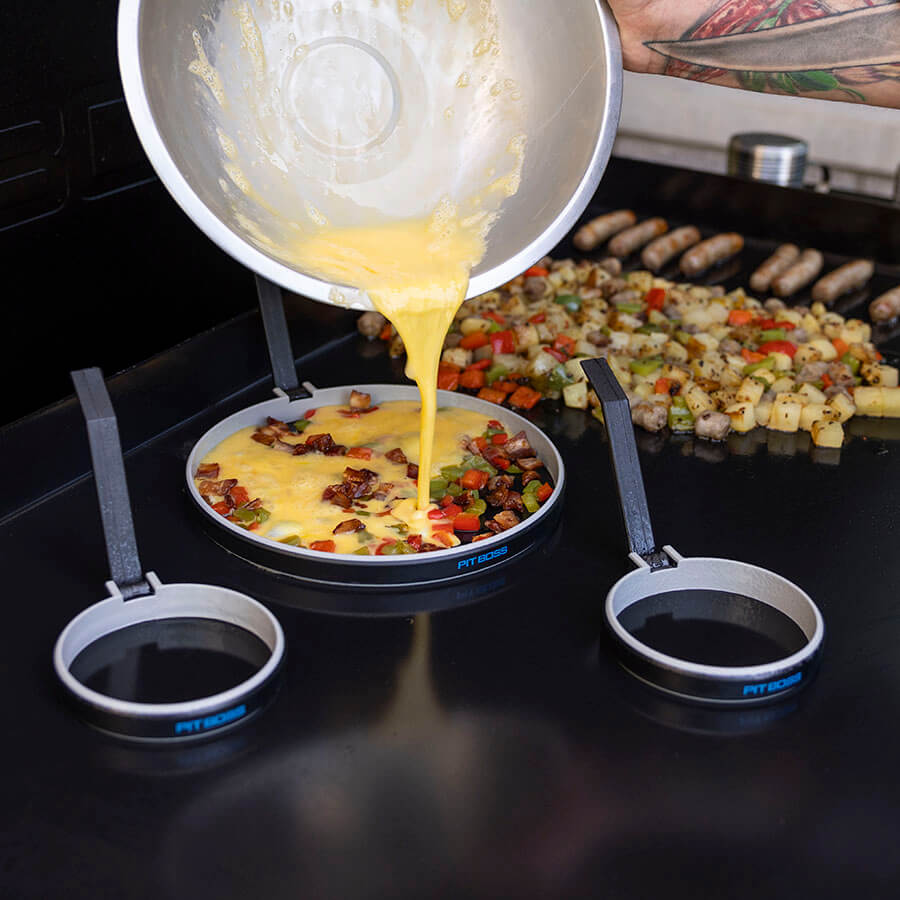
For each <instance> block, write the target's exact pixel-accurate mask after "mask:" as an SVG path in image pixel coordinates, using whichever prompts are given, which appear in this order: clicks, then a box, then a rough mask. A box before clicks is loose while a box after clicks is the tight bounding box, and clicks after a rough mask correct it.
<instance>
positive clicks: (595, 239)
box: [572, 209, 637, 252]
mask: <svg viewBox="0 0 900 900" xmlns="http://www.w3.org/2000/svg"><path fill="white" fill-rule="evenodd" d="M635 222H637V216H636V215H635V214H634V213H633V212H632V211H631V210H630V209H619V210H616V211H615V212H611V213H607V214H606V215H605V216H598V217H597V218H596V219H592V220H591V221H590V222H588V223H587V224H586V225H582V226H581V228H579V229H578V231H576V232H575V237H574V238H573V239H572V241H573V243H574V244H575V246H576V247H577V248H578V249H579V250H582V251H584V252H587V251H588V250H593V249H594V248H595V247H599V246H600V245H601V244H603V243H605V242H606V241H608V240H609V239H610V238H611V237H612V236H613V235H614V234H618V233H619V232H620V231H622V230H624V229H625V228H630V227H631V226H632V225H634V223H635Z"/></svg>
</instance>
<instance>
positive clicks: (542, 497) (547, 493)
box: [535, 484, 553, 503]
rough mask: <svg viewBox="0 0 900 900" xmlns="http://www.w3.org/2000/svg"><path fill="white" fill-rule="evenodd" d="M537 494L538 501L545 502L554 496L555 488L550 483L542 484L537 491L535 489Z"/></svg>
mask: <svg viewBox="0 0 900 900" xmlns="http://www.w3.org/2000/svg"><path fill="white" fill-rule="evenodd" d="M535 494H536V495H537V498H538V501H539V502H541V503H544V502H545V501H547V500H549V499H550V497H552V496H553V488H552V487H551V486H550V485H549V484H542V485H541V486H540V487H539V488H538V489H537V491H535Z"/></svg>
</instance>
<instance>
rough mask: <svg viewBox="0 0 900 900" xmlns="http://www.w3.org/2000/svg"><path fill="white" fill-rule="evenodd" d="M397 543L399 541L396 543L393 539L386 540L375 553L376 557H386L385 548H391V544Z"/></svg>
mask: <svg viewBox="0 0 900 900" xmlns="http://www.w3.org/2000/svg"><path fill="white" fill-rule="evenodd" d="M396 543H397V541H395V540H394V539H393V538H385V539H384V540H383V541H382V542H381V543H380V544H379V545H378V549H377V550H376V551H375V555H376V556H384V548H385V547H390V546H391V544H396Z"/></svg>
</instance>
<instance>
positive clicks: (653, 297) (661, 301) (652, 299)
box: [644, 288, 666, 309]
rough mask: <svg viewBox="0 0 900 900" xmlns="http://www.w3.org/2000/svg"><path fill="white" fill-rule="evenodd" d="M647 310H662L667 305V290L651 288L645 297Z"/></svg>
mask: <svg viewBox="0 0 900 900" xmlns="http://www.w3.org/2000/svg"><path fill="white" fill-rule="evenodd" d="M644 302H645V303H646V304H647V309H662V308H663V306H664V305H665V303H666V291H665V288H651V289H650V290H649V291H647V296H646V297H644Z"/></svg>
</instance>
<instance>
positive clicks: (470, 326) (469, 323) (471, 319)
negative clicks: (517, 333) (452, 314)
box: [459, 316, 524, 334]
mask: <svg viewBox="0 0 900 900" xmlns="http://www.w3.org/2000/svg"><path fill="white" fill-rule="evenodd" d="M523 327H524V326H523ZM459 330H460V331H461V332H462V333H463V334H474V333H475V332H476V331H484V332H487V331H490V330H491V320H490V319H481V318H478V317H476V316H467V317H466V318H465V319H463V320H462V322H460V323H459Z"/></svg>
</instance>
